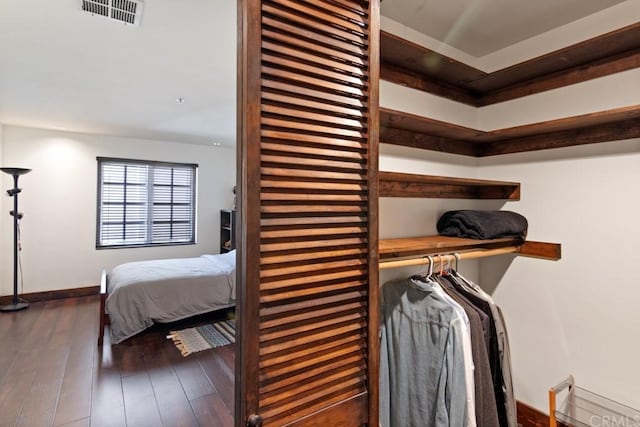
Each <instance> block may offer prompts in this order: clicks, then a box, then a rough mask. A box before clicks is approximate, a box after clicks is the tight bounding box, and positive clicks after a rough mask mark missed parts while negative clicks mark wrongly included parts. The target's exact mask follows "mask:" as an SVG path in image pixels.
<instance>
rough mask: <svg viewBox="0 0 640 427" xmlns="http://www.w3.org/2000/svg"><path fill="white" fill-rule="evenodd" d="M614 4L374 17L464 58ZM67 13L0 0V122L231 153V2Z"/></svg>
mask: <svg viewBox="0 0 640 427" xmlns="http://www.w3.org/2000/svg"><path fill="white" fill-rule="evenodd" d="M621 1H622V0H535V1H525V0H520V1H514V0H447V1H435V0H431V1H429V0H385V1H384V2H383V6H382V10H383V14H385V15H386V16H388V17H389V18H391V19H393V20H396V21H398V22H401V23H403V24H405V25H408V26H411V27H414V29H417V30H420V31H423V32H424V33H426V34H427V35H430V36H431V37H434V38H438V39H440V40H444V41H446V42H447V43H449V44H451V45H453V46H454V47H457V48H458V49H460V50H463V51H465V52H468V53H470V54H472V55H474V56H475V55H482V54H484V53H487V52H490V51H493V50H496V49H500V48H501V47H504V46H506V45H510V44H512V43H515V42H517V41H521V40H522V39H523V38H527V37H531V36H533V35H536V34H539V33H542V32H544V31H547V30H549V29H551V28H553V27H556V26H559V25H562V24H565V23H568V22H570V21H572V20H575V19H578V18H580V17H583V16H586V15H588V14H591V13H594V12H596V11H598V10H600V9H604V8H606V7H609V6H611V5H614V4H616V3H620V2H621ZM79 4H80V0H55V1H52V0H31V1H29V2H25V1H24V0H0V123H3V124H11V125H21V126H30V127H41V128H51V129H62V130H69V131H75V132H86V133H99V134H107V135H122V136H128V137H136V138H147V139H161V140H169V141H177V142H187V143H202V144H211V143H222V144H224V145H234V144H235V132H236V127H235V117H236V107H235V96H236V2H235V1H234V0H146V1H145V5H144V12H143V16H142V21H141V25H140V27H133V26H125V25H124V24H120V23H116V22H111V21H109V20H107V19H105V18H102V17H96V16H91V15H88V14H86V13H85V12H82V11H80V8H79ZM178 97H182V98H184V100H185V101H184V103H183V104H179V103H178V102H176V98H178Z"/></svg>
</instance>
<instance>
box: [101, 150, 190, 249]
mask: <svg viewBox="0 0 640 427" xmlns="http://www.w3.org/2000/svg"><path fill="white" fill-rule="evenodd" d="M197 167H198V166H197V165H192V164H178V163H161V162H150V161H138V160H126V159H111V158H104V157H98V221H97V223H98V230H97V238H96V247H98V248H106V247H130V246H153V245H170V244H189V243H195V188H196V182H195V181H196V171H197Z"/></svg>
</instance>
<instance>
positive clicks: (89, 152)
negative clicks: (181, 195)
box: [0, 125, 236, 295]
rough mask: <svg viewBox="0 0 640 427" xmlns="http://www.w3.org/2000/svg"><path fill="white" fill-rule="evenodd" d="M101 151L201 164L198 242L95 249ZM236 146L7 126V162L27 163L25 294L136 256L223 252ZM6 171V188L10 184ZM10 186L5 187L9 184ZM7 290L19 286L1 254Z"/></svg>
mask: <svg viewBox="0 0 640 427" xmlns="http://www.w3.org/2000/svg"><path fill="white" fill-rule="evenodd" d="M97 156H106V157H122V158H131V159H144V160H157V161H170V162H185V163H197V164H198V165H199V168H198V197H197V237H196V239H197V244H195V245H185V246H166V247H158V248H135V249H102V250H96V249H95V239H96V203H97V202H96V191H97V162H96V157H97ZM235 157H236V153H235V150H233V149H227V148H221V147H213V146H211V147H209V146H203V145H192V144H181V143H175V142H162V141H149V140H138V139H129V138H118V137H110V136H101V135H88V134H77V133H68V132H59V131H52V130H41V129H33V128H22V127H14V126H7V125H5V126H4V127H3V130H2V149H1V150H0V159H1V160H2V164H3V165H7V166H15V167H28V168H31V169H33V171H32V172H31V173H29V174H27V175H24V176H22V177H21V178H20V187H21V188H23V192H22V194H21V195H20V211H21V212H24V214H25V216H24V219H23V220H22V224H21V227H22V248H23V250H22V255H21V256H22V267H23V272H24V291H23V292H24V293H29V292H39V291H46V290H55V289H66V288H75V287H83V286H90V285H95V284H98V281H99V277H100V271H101V269H102V268H107V269H110V268H112V267H114V266H115V265H117V264H119V263H122V262H127V261H135V260H144V259H152V258H167V257H186V256H197V255H200V254H203V253H217V252H218V244H219V242H218V237H219V220H220V219H219V209H222V208H229V207H231V205H232V203H233V193H232V188H233V186H234V185H235ZM9 179H10V177H9V176H7V178H4V177H3V181H2V188H3V189H4V188H8V187H10V186H11V184H10V181H9ZM3 192H4V190H3ZM0 200H2V201H1V202H0V203H1V204H2V205H1V209H0V210H1V211H2V213H3V215H1V219H0V221H1V222H0V224H1V229H2V234H1V236H2V245H1V246H2V253H3V254H10V253H12V252H11V251H12V249H11V248H12V237H11V236H12V234H13V233H12V232H10V231H11V222H10V219H9V215H6V214H4V213H5V211H7V210H9V205H8V203H10V200H9V198H8V197H2V198H1V199H0ZM1 266H2V274H1V276H0V279H1V283H0V295H8V294H10V293H11V292H12V283H13V282H12V280H13V279H12V277H13V272H12V261H11V257H8V256H3V257H2V261H1Z"/></svg>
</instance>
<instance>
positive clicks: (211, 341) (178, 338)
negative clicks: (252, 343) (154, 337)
mask: <svg viewBox="0 0 640 427" xmlns="http://www.w3.org/2000/svg"><path fill="white" fill-rule="evenodd" d="M167 338H169V339H171V340H173V343H174V344H175V345H176V347H178V350H180V353H182V355H183V356H185V357H186V356H188V355H190V354H191V353H196V352H198V351H203V350H208V349H210V348H216V347H222V346H223V345H229V344H233V343H234V342H235V341H236V321H235V319H231V320H224V321H222V322H216V323H211V324H207V325H202V326H196V327H195V328H187V329H182V330H180V331H171V332H170V333H169V335H168V336H167Z"/></svg>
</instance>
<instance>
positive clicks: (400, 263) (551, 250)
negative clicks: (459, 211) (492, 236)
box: [379, 239, 561, 270]
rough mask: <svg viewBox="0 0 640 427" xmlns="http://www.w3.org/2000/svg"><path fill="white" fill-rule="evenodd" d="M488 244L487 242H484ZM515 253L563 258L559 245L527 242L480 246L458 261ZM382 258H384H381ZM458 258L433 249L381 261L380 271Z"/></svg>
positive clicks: (462, 253) (460, 257) (554, 258)
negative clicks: (489, 246)
mask: <svg viewBox="0 0 640 427" xmlns="http://www.w3.org/2000/svg"><path fill="white" fill-rule="evenodd" d="M465 240H466V239H465ZM482 242H487V241H482ZM510 253H514V254H516V255H521V256H527V257H533V258H540V259H547V260H553V261H557V260H559V259H560V257H561V246H560V245H559V244H557V243H545V242H532V241H525V242H523V243H522V244H520V245H511V246H504V247H498V248H493V249H486V248H482V247H480V246H478V249H476V250H470V251H466V252H460V253H457V254H458V259H461V260H462V259H477V258H484V257H490V256H497V255H505V254H510ZM428 255H433V256H432V257H431V260H429V258H427V256H428ZM381 258H383V257H382V256H381ZM455 259H456V256H455V254H452V253H450V252H449V253H447V251H443V250H442V249H440V250H439V252H434V251H433V249H431V250H428V251H427V252H426V253H424V254H421V256H420V258H415V255H414V257H413V258H409V259H401V260H389V259H388V258H387V259H386V260H385V259H383V260H382V261H380V266H379V268H380V270H386V269H390V268H399V267H410V266H416V265H423V264H429V263H430V262H433V263H434V264H439V263H441V262H447V263H449V262H452V261H455Z"/></svg>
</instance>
